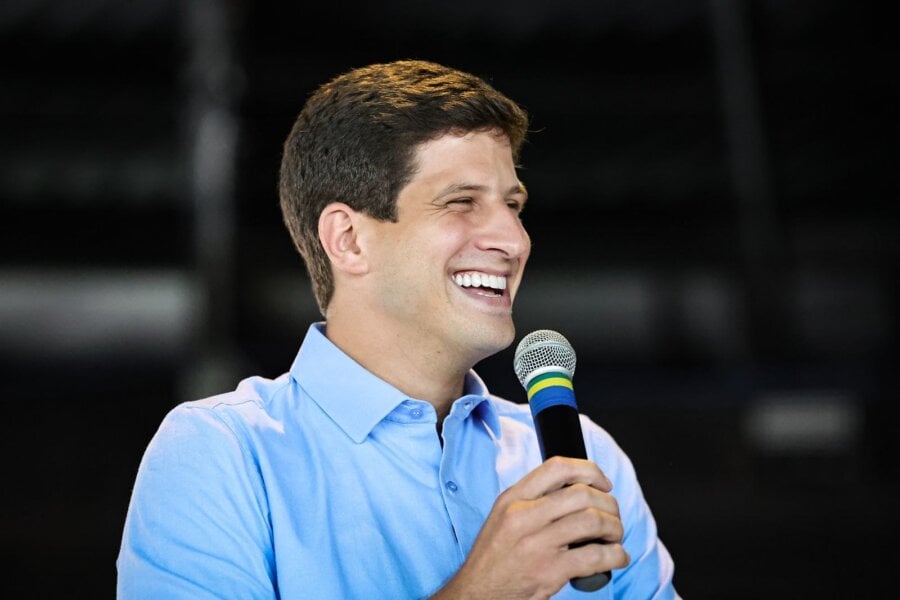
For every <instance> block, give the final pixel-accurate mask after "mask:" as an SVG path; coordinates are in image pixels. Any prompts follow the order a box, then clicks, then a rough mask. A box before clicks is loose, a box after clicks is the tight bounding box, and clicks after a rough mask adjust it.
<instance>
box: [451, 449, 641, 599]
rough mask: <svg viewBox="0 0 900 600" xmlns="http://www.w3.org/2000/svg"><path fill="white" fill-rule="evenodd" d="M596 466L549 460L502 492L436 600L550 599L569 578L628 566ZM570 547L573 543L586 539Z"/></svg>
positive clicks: (614, 510)
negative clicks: (579, 545) (462, 560)
mask: <svg viewBox="0 0 900 600" xmlns="http://www.w3.org/2000/svg"><path fill="white" fill-rule="evenodd" d="M611 489H612V484H610V482H609V480H608V479H607V478H606V476H605V475H603V472H602V471H600V469H599V468H598V467H597V465H596V464H594V463H592V462H590V461H587V460H579V459H574V458H562V457H554V458H551V459H549V460H547V461H546V462H545V463H543V464H542V465H541V466H539V467H538V468H537V469H535V470H534V471H532V472H531V473H529V474H528V475H526V476H525V477H523V478H522V480H521V481H519V482H518V483H516V484H515V485H514V486H512V487H510V488H509V489H508V490H506V491H505V492H503V493H502V494H500V496H499V497H498V498H497V501H496V502H495V503H494V507H493V509H491V514H490V515H488V518H487V521H485V523H484V526H483V527H482V528H481V532H479V534H478V538H477V539H476V540H475V544H474V545H473V547H472V551H471V552H470V553H469V557H468V558H467V559H466V562H465V563H464V564H463V566H462V567H461V568H460V570H459V572H457V574H456V576H454V577H453V579H451V580H450V581H449V582H448V583H447V585H446V586H445V587H444V588H443V589H442V590H441V591H439V592H438V593H437V594H436V595H435V596H434V598H435V600H437V599H441V600H445V599H449V598H549V597H550V596H551V595H553V594H555V593H556V592H558V591H559V590H560V589H561V588H562V587H563V586H564V585H566V583H568V581H569V580H570V579H572V578H573V577H586V576H589V575H593V574H594V573H600V572H603V571H608V570H610V569H618V568H622V567H625V566H626V565H627V564H628V562H629V560H630V558H629V556H628V554H627V553H626V552H625V549H624V548H623V547H622V544H621V542H622V535H623V528H622V521H621V520H620V519H619V505H618V503H617V502H616V500H615V498H613V497H612V496H611V495H610V494H609V492H610V490H611ZM598 539H599V540H602V541H603V542H604V543H603V544H587V545H585V546H581V547H578V548H569V545H570V544H574V543H577V542H584V541H589V540H598Z"/></svg>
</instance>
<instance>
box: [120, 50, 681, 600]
mask: <svg viewBox="0 0 900 600" xmlns="http://www.w3.org/2000/svg"><path fill="white" fill-rule="evenodd" d="M526 129H527V118H526V116H525V114H524V112H523V111H522V110H521V109H520V108H519V107H518V106H517V105H516V104H515V103H513V102H512V101H511V100H509V99H508V98H506V97H505V96H503V95H502V94H500V93H499V92H497V91H496V90H494V89H493V88H492V87H490V86H489V85H488V84H486V83H485V82H484V81H482V80H481V79H479V78H477V77H474V76H472V75H469V74H467V73H463V72H460V71H456V70H452V69H448V68H446V67H443V66H440V65H436V64H433V63H427V62H421V61H400V62H395V63H390V64H380V65H372V66H369V67H365V68H361V69H357V70H354V71H351V72H349V73H346V74H344V75H342V76H340V77H338V78H336V79H335V80H333V81H331V82H329V83H327V84H325V85H323V86H322V87H321V88H319V89H318V90H317V91H316V93H315V94H313V96H312V97H311V98H310V99H309V101H308V102H307V103H306V106H305V107H304V109H303V111H302V112H301V113H300V115H299V117H298V119H297V122H296V123H295V126H294V128H293V130H292V132H291V134H290V136H289V137H288V139H287V141H286V143H285V151H284V158H283V162H282V169H281V202H282V209H283V213H284V217H285V222H286V224H287V226H288V229H289V231H290V233H291V235H292V237H293V239H294V241H295V243H296V245H297V248H298V250H299V251H300V253H301V254H302V256H303V258H304V260H305V261H306V265H307V268H308V270H309V272H310V275H311V279H312V282H313V289H314V293H315V295H316V299H317V301H318V303H319V307H320V309H321V310H322V313H323V315H324V317H325V321H324V322H322V323H317V324H314V325H312V326H311V327H310V328H309V331H308V332H307V334H306V337H305V339H304V340H303V343H302V345H301V347H300V351H299V353H298V354H297V357H296V358H295V360H294V362H293V365H292V366H291V368H290V370H289V372H288V373H286V374H284V375H282V376H281V377H278V378H276V379H274V380H269V379H264V378H261V377H252V378H249V379H246V380H244V381H243V382H241V383H240V385H239V386H238V388H237V389H236V390H235V391H233V392H230V393H227V394H222V395H219V396H214V397H212V398H207V399H205V400H200V401H196V402H189V403H185V404H182V405H180V406H178V407H176V408H175V409H174V410H173V411H172V412H171V413H170V414H169V415H167V417H166V419H165V420H164V422H163V423H162V425H161V426H160V429H159V431H158V432H157V434H156V436H155V437H154V439H153V441H152V442H151V444H150V445H149V447H148V448H147V451H146V453H145V456H144V459H143V461H142V463H141V467H140V470H139V473H138V477H137V481H136V484H135V488H134V491H133V495H132V501H131V505H130V507H129V512H128V517H127V520H126V524H125V531H124V535H123V540H122V548H121V552H120V555H119V560H118V563H117V564H118V569H119V581H118V591H119V596H120V597H123V598H125V597H140V598H146V597H153V598H156V597H160V598H162V597H164V598H173V597H179V598H180V597H184V598H197V597H215V598H276V597H281V598H391V599H396V598H422V597H426V596H434V597H437V598H499V597H504V598H542V597H543V598H547V597H550V596H554V597H560V598H563V597H572V598H580V597H584V596H585V594H584V593H583V592H580V591H576V590H575V589H574V588H572V587H571V586H569V585H568V582H569V580H570V579H572V578H574V577H585V576H589V575H591V574H594V573H598V572H603V571H608V570H613V578H612V581H611V582H610V583H609V584H608V585H607V586H606V587H604V588H602V589H601V590H599V591H597V592H595V595H596V596H597V597H604V598H613V597H616V598H625V597H627V598H673V597H675V591H674V588H673V587H672V570H673V567H672V561H671V558H670V557H669V554H668V553H667V551H666V549H665V547H664V546H663V545H662V543H661V542H660V541H659V539H658V538H657V534H656V526H655V523H654V521H653V517H652V515H651V513H650V511H649V509H648V507H647V505H646V503H645V501H644V499H643V496H642V494H641V491H640V487H639V485H638V483H637V480H636V477H635V474H634V471H633V469H632V467H631V464H630V462H629V461H628V459H627V457H626V456H625V455H624V454H623V453H622V451H621V450H620V449H619V448H618V446H616V444H615V442H614V441H613V440H612V439H611V438H610V437H609V435H608V434H607V433H606V432H605V431H603V430H602V429H601V428H599V427H598V426H597V425H595V424H593V423H591V422H590V421H589V420H587V419H583V425H584V428H585V440H586V445H587V447H588V455H589V456H590V458H591V460H575V459H561V458H555V459H551V460H549V461H547V462H546V463H542V462H541V456H540V451H539V448H538V444H537V439H536V435H535V432H534V425H533V423H532V420H531V416H530V413H529V410H528V407H527V406H525V405H519V404H514V403H511V402H508V401H506V400H503V399H501V398H498V397H496V396H493V395H491V394H490V393H489V392H488V390H487V387H486V385H485V384H484V382H482V381H481V380H480V379H479V378H478V376H477V375H476V374H475V373H474V372H473V371H472V366H473V365H474V364H476V363H477V362H478V361H480V360H481V359H483V358H485V357H487V356H490V355H491V354H494V353H495V352H497V351H499V350H502V349H503V348H506V347H507V346H509V345H510V344H511V343H512V342H513V340H514V337H515V330H514V326H513V320H512V309H513V304H514V300H515V297H516V294H517V292H518V290H519V286H520V284H521V281H522V275H523V270H524V268H525V264H526V262H527V260H528V256H529V252H530V249H531V245H530V240H529V238H528V234H527V233H526V231H525V228H524V227H523V225H522V222H521V220H520V214H521V211H522V209H523V207H524V204H525V201H526V197H527V194H526V191H525V187H524V185H523V184H522V183H521V182H520V181H519V179H518V176H517V174H516V167H515V160H516V159H517V156H518V152H519V149H520V147H521V144H522V142H523V140H524V137H525V132H526ZM590 540H599V541H600V542H602V543H588V544H586V545H581V544H578V543H579V542H586V541H590Z"/></svg>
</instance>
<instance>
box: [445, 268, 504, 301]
mask: <svg viewBox="0 0 900 600" xmlns="http://www.w3.org/2000/svg"><path fill="white" fill-rule="evenodd" d="M453 281H455V282H456V285H458V286H459V287H461V288H468V289H471V290H472V291H474V292H476V293H478V294H480V295H484V296H489V297H499V296H502V295H503V291H504V290H505V289H506V276H504V275H491V274H489V273H482V272H480V271H466V272H464V273H457V274H456V275H454V276H453Z"/></svg>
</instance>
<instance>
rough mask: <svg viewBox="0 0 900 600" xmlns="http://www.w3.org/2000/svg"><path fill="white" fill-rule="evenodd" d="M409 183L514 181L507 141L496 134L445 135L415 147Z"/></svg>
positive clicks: (500, 132) (511, 159) (500, 134)
mask: <svg viewBox="0 0 900 600" xmlns="http://www.w3.org/2000/svg"><path fill="white" fill-rule="evenodd" d="M413 167H414V171H413V175H412V178H411V181H410V183H412V182H415V181H420V182H422V181H424V180H431V179H442V180H443V179H446V178H454V177H459V176H461V175H464V176H465V177H466V178H469V177H479V178H483V179H490V178H498V177H499V178H503V179H505V180H514V181H518V179H517V177H516V170H515V164H514V162H513V157H512V146H511V145H510V143H509V138H508V137H507V136H506V134H505V133H503V132H502V131H500V130H486V131H470V132H466V133H446V134H444V135H441V136H440V137H437V138H435V139H432V140H428V141H425V142H422V143H421V144H419V145H417V146H416V147H415V151H414V154H413Z"/></svg>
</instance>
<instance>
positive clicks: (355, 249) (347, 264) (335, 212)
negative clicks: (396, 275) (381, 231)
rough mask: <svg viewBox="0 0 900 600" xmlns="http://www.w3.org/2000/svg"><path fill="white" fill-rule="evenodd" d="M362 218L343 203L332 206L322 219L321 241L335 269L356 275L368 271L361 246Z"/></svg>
mask: <svg viewBox="0 0 900 600" xmlns="http://www.w3.org/2000/svg"><path fill="white" fill-rule="evenodd" d="M359 218H360V215H359V213H357V212H356V211H355V210H353V209H352V208H350V207H349V206H348V205H346V204H344V203H343V202H332V203H331V204H329V205H328V206H326V207H325V208H324V209H323V210H322V214H321V215H319V240H320V241H321V242H322V247H323V248H325V253H326V254H327V255H328V258H329V259H331V264H332V266H333V267H334V268H335V269H336V270H339V271H343V272H345V273H352V274H357V275H358V274H362V273H365V272H366V270H367V269H368V264H367V262H366V256H365V253H364V252H363V251H362V248H361V247H360V244H359V238H358V236H359V228H358V227H357V223H358V221H359Z"/></svg>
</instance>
